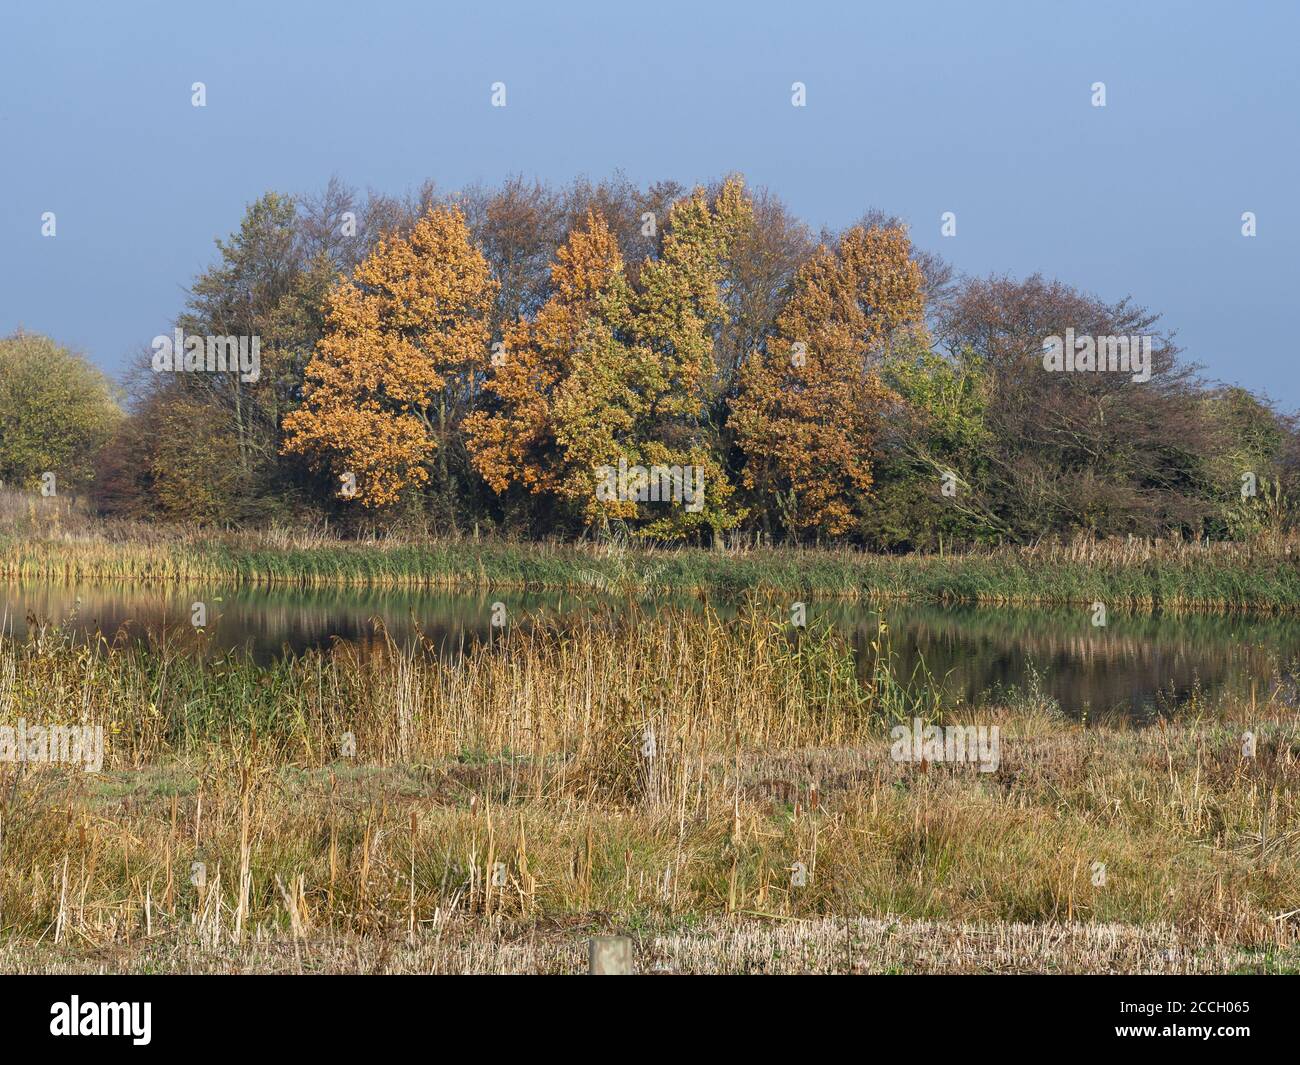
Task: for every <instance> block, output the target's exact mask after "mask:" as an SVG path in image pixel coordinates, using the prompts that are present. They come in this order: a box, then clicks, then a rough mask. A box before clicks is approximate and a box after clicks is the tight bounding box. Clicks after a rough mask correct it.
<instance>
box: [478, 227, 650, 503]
mask: <svg viewBox="0 0 1300 1065" xmlns="http://www.w3.org/2000/svg"><path fill="white" fill-rule="evenodd" d="M551 285H552V288H553V294H552V295H551V297H550V298H549V299H548V300H547V301H546V303H545V304H543V306H542V308H541V310H540V311H539V312H538V313H537V316H536V318H535V319H534V320H533V321H531V322H528V321H520V322H518V323H516V324H515V326H514V327H513V328H512V329H511V330H510V331H509V332H508V334H507V336H506V340H505V343H504V345H503V347H502V348H501V349H500V350H499V351H498V352H497V353H496V354H495V355H494V357H493V360H492V362H493V371H492V374H491V376H490V377H489V378H488V380H487V383H486V386H485V392H486V395H487V397H488V399H489V402H490V407H489V409H485V410H482V411H478V412H475V413H474V414H473V415H471V416H470V417H469V419H468V420H467V421H466V432H467V433H468V435H469V442H470V450H471V453H472V454H473V457H474V458H473V461H474V465H475V468H476V469H478V471H479V472H480V473H481V474H482V476H483V477H484V479H485V480H486V481H487V482H488V484H489V485H491V487H492V488H493V490H495V491H496V492H498V493H504V492H506V491H507V490H509V489H510V488H511V487H512V486H518V487H521V488H523V489H524V490H525V491H527V492H529V493H531V494H533V495H552V496H554V497H556V498H557V499H559V500H561V501H562V503H563V504H564V507H565V509H566V510H567V511H568V513H569V514H570V515H571V516H572V517H574V518H575V519H577V520H579V521H580V522H581V523H582V524H583V525H589V526H590V525H602V524H604V523H607V522H608V521H609V520H610V519H615V518H632V517H635V515H636V505H635V503H628V502H624V501H619V500H607V501H602V500H600V499H598V498H597V494H596V490H595V489H596V477H597V470H598V469H599V467H601V466H603V465H614V464H617V462H618V460H619V458H628V459H629V460H630V461H631V462H633V463H635V461H636V451H635V447H634V443H635V439H634V431H635V427H636V425H637V422H638V420H640V418H641V417H642V416H643V411H644V409H645V400H644V398H643V392H644V390H645V386H646V383H647V382H646V375H647V372H648V370H649V368H650V364H649V362H648V360H647V359H646V357H645V352H644V351H641V350H638V349H637V348H636V347H635V346H634V345H633V344H631V343H629V340H628V331H629V325H630V322H631V308H630V301H631V297H632V293H631V289H630V287H629V285H628V282H627V278H626V276H625V274H624V266H623V257H622V255H621V253H620V252H619V248H618V242H617V240H616V238H615V237H614V235H613V233H612V232H611V231H610V229H609V226H608V225H607V224H606V222H605V219H604V216H603V215H601V214H600V213H599V212H597V211H595V210H593V211H591V212H590V213H589V214H588V216H587V222H586V225H585V227H583V228H581V229H576V230H574V231H573V232H571V233H570V235H569V238H568V240H567V241H566V242H565V244H564V245H563V246H562V247H561V248H560V249H559V251H558V252H557V253H556V258H555V262H554V264H553V265H552V267H551Z"/></svg>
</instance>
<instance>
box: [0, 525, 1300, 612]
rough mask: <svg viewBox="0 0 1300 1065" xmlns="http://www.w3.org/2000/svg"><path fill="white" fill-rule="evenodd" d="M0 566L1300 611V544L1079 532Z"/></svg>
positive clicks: (104, 547)
mask: <svg viewBox="0 0 1300 1065" xmlns="http://www.w3.org/2000/svg"><path fill="white" fill-rule="evenodd" d="M0 579H8V580H28V581H35V580H40V581H70V582H80V581H91V582H105V581H114V582H116V581H129V582H145V583H149V582H158V583H165V582H198V581H207V582H210V581H218V582H221V583H225V584H248V585H299V586H303V587H319V586H327V585H354V586H383V587H410V588H429V589H436V590H448V591H450V590H474V591H487V590H491V589H537V590H542V589H556V590H571V591H574V592H582V591H584V590H599V591H604V592H611V591H612V592H619V593H621V592H632V593H646V592H678V593H681V592H686V593H698V594H706V595H711V596H718V597H729V596H738V595H741V594H744V593H746V592H753V591H763V592H767V593H770V594H780V595H785V596H788V597H794V598H803V597H809V596H812V597H817V598H824V599H845V600H859V599H880V600H885V601H889V600H902V599H914V600H926V601H934V602H954V603H955V602H973V603H990V604H1008V605H1015V604H1031V603H1038V604H1043V603H1071V604H1077V603H1092V602H1097V601H1099V602H1103V603H1105V604H1107V606H1108V607H1120V608H1124V609H1137V610H1154V609H1161V610H1258V611H1273V612H1286V613H1290V612H1295V611H1297V610H1300V541H1297V540H1295V539H1288V538H1279V537H1270V538H1261V539H1259V540H1257V541H1252V542H1251V543H1247V544H1236V543H1213V544H1209V543H1205V544H1197V543H1190V544H1189V543H1183V542H1160V541H1154V542H1153V541H1136V540H1135V541H1119V542H1114V541H1106V542H1095V541H1081V542H1079V543H1075V544H1066V545H1051V546H1049V545H1038V546H1033V547H1006V548H996V549H988V550H981V551H970V552H964V553H961V554H955V555H953V554H949V555H904V556H882V555H872V554H867V553H863V552H859V551H854V550H848V549H816V548H809V549H790V548H745V549H740V548H737V549H729V550H703V549H697V548H664V547H653V546H638V547H634V548H630V547H626V546H620V545H610V544H598V543H578V544H558V543H518V542H511V541H502V540H497V539H483V540H481V541H478V540H473V539H456V540H442V541H428V540H419V541H413V542H404V541H402V540H400V539H397V538H393V539H390V540H383V541H379V540H375V541H371V542H364V543H358V542H346V543H345V542H341V541H338V540H332V539H329V538H327V537H323V536H320V535H316V534H302V535H301V536H296V534H292V533H288V532H286V531H284V530H269V531H264V532H250V533H203V532H200V531H196V530H188V531H185V530H177V531H175V532H171V533H166V532H165V531H163V532H160V531H159V530H156V529H154V530H147V531H142V530H141V529H139V528H136V527H132V528H131V529H130V530H126V531H123V530H121V529H117V530H115V531H111V532H105V531H103V530H98V531H83V532H79V533H76V534H72V533H68V534H64V535H61V536H47V537H44V538H42V537H22V536H17V535H13V534H5V533H3V532H0Z"/></svg>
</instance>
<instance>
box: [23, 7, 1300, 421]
mask: <svg viewBox="0 0 1300 1065" xmlns="http://www.w3.org/2000/svg"><path fill="white" fill-rule="evenodd" d="M1297 38H1300V4H1295V3H1290V2H1287V3H1281V2H1273V3H1250V2H1239V3H1234V4H1231V5H1228V4H1224V5H1217V4H1207V3H1196V4H1172V3H1151V2H1143V3H1136V2H1134V0H1126V2H1121V3H1110V2H1092V3H1068V4H1066V3H1041V2H1040V3H1032V4H1031V3H1009V2H999V0H989V2H988V3H983V4H966V3H951V4H949V3H913V2H909V3H904V4H899V3H891V4H888V5H884V4H875V3H865V4H848V3H838V4H825V5H823V4H818V3H810V2H799V3H770V2H767V0H750V2H747V3H736V4H706V3H699V2H696V3H681V4H679V3H655V4H651V5H637V6H635V7H633V6H627V5H621V4H614V3H610V2H608V0H606V2H604V3H581V4H576V3H575V4H564V3H557V4H554V5H551V4H541V3H537V2H536V0H533V2H530V3H518V4H516V3H512V2H505V0H493V2H489V3H483V2H482V0H479V2H476V3H472V4H471V3H460V4H428V3H389V2H385V0H371V2H369V3H365V4H357V3H350V4H347V3H338V2H334V0H319V2H315V3H301V4H299V3H293V4H289V3H274V2H272V0H262V2H260V3H244V2H238V0H237V2H224V0H223V2H222V3H219V4H203V5H196V4H187V5H184V6H182V5H179V4H176V3H174V2H173V3H122V4H112V5H109V4H102V3H89V2H81V3H58V2H41V3H22V2H20V0H3V7H2V8H0V334H7V333H9V332H11V331H12V330H13V329H14V328H15V327H16V326H17V325H18V324H19V323H21V324H22V325H23V326H24V327H25V328H26V329H28V330H35V331H40V332H44V333H48V334H50V335H52V336H54V337H55V338H56V339H58V340H60V341H61V342H63V343H66V344H69V345H71V346H73V347H76V348H78V349H80V350H82V351H84V352H86V353H87V354H88V355H89V356H90V357H91V358H92V359H93V360H94V361H95V362H97V363H98V364H99V365H101V366H102V367H104V368H105V369H106V370H109V371H110V372H113V373H116V372H118V371H119V370H120V369H121V367H122V366H123V364H124V362H125V359H126V358H127V357H128V356H129V355H130V354H131V353H132V352H134V351H137V350H139V349H140V348H141V347H144V346H146V345H147V344H148V342H149V340H150V339H151V338H152V337H153V336H155V335H156V334H158V333H160V332H164V331H166V330H167V329H168V328H169V326H170V323H171V321H172V318H173V316H174V315H175V314H176V312H177V311H178V310H179V309H180V307H181V305H182V303H183V301H184V297H185V291H184V290H185V286H186V285H187V284H188V283H189V281H190V280H191V278H192V277H193V276H194V275H195V273H197V272H198V271H200V270H201V269H203V268H204V267H205V266H206V265H208V264H209V263H210V262H211V261H212V260H213V258H214V255H215V251H214V248H213V243H212V241H213V238H214V237H216V236H218V235H224V234H226V233H228V232H229V231H230V230H232V229H234V228H236V226H237V225H238V223H239V219H240V217H241V215H242V213H243V208H244V205H245V204H246V203H248V202H249V201H251V200H253V199H254V198H256V197H257V196H258V195H259V194H261V193H262V192H264V191H266V190H268V189H277V190H281V191H285V192H303V191H314V190H317V189H319V188H321V187H322V186H323V185H324V184H325V182H326V181H327V180H328V179H329V177H330V175H331V174H337V175H338V176H339V177H340V178H342V179H344V180H345V181H347V182H349V183H351V184H354V185H357V186H360V187H361V188H362V189H365V188H367V187H372V188H374V189H376V190H377V191H382V192H389V193H402V192H406V191H408V190H410V189H413V188H414V187H416V186H418V185H419V184H420V183H421V182H422V181H423V180H424V179H426V178H433V179H434V180H435V181H436V182H437V183H438V185H439V186H440V187H441V188H444V189H454V188H456V187H459V186H461V185H463V184H465V183H467V182H471V181H482V182H485V183H495V182H497V181H500V180H501V179H502V178H504V177H505V176H507V175H510V174H513V173H517V172H518V173H523V174H525V175H526V176H534V175H536V176H539V177H542V178H546V179H551V180H554V181H557V182H566V181H568V180H570V179H571V178H573V177H575V176H578V175H583V174H585V175H587V176H589V177H591V178H593V179H597V178H600V177H603V176H605V175H607V174H610V173H611V172H613V171H614V170H616V169H622V170H623V171H624V172H625V173H626V174H627V175H628V176H629V177H630V178H631V179H633V180H635V181H638V182H649V181H653V180H659V179H663V178H674V179H676V180H678V181H681V182H683V183H685V184H688V185H689V184H693V183H695V182H697V181H707V180H709V179H711V178H714V177H718V176H721V175H723V174H726V173H728V172H731V171H742V172H743V173H744V174H745V175H746V176H747V178H748V179H749V180H750V181H751V183H754V184H760V185H767V186H769V187H770V188H772V189H773V190H774V191H776V192H777V193H779V194H780V195H781V196H782V197H783V198H784V199H785V200H786V201H787V202H788V203H789V204H790V205H791V206H792V208H793V209H794V210H795V211H796V212H797V213H798V214H799V215H800V216H801V217H803V218H804V219H806V220H807V221H808V222H809V223H811V224H812V225H813V226H814V228H817V227H820V226H822V225H829V226H832V227H840V226H843V225H845V224H847V223H848V222H850V221H852V220H853V219H855V218H856V217H857V216H858V215H860V214H861V213H862V212H863V211H864V210H865V209H866V208H868V207H872V206H874V207H879V208H882V209H884V210H887V211H889V212H891V213H894V214H898V215H901V216H903V217H904V218H906V219H907V220H908V221H909V222H910V223H911V225H912V235H913V239H914V240H915V241H916V242H917V243H918V244H920V245H922V246H925V247H928V248H932V249H935V250H937V251H939V252H941V253H942V254H943V255H945V256H946V257H947V258H948V259H949V260H950V261H951V262H952V263H953V264H954V265H955V266H956V267H957V268H958V270H960V271H962V272H965V273H970V274H987V273H990V272H997V273H1009V274H1012V275H1016V276H1024V275H1026V274H1030V273H1033V272H1035V271H1041V272H1043V273H1045V274H1048V275H1052V276H1056V277H1059V278H1061V279H1062V280H1064V281H1067V282H1069V283H1071V284H1074V285H1077V286H1079V287H1081V288H1084V289H1087V290H1089V291H1092V292H1095V293H1097V294H1098V295H1100V296H1102V297H1104V298H1106V299H1117V298H1119V297H1121V296H1124V295H1129V294H1131V295H1132V296H1133V297H1134V298H1135V299H1136V300H1137V301H1138V302H1140V303H1143V304H1146V305H1147V306H1149V307H1151V308H1153V309H1155V310H1159V311H1161V312H1163V314H1164V321H1165V323H1166V325H1168V326H1169V327H1172V328H1174V329H1176V330H1177V333H1178V339H1179V342H1180V343H1181V344H1182V345H1183V346H1184V347H1185V348H1186V349H1187V355H1188V357H1190V358H1192V359H1195V360H1197V361H1199V362H1202V363H1204V364H1205V365H1206V373H1207V375H1208V376H1210V377H1213V378H1215V379H1221V380H1225V381H1230V382H1234V383H1238V384H1242V385H1245V386H1247V387H1249V388H1252V389H1255V390H1257V391H1263V392H1265V393H1267V394H1268V395H1270V396H1272V397H1273V398H1274V399H1275V400H1277V401H1278V402H1279V403H1280V404H1281V405H1282V406H1283V407H1285V408H1287V409H1295V408H1297V407H1300V375H1297V373H1296V369H1295V367H1296V357H1295V353H1293V352H1292V351H1291V350H1290V349H1289V348H1288V347H1287V344H1288V343H1289V342H1288V341H1287V340H1286V337H1287V336H1289V335H1290V334H1289V331H1288V327H1287V325H1286V323H1287V322H1288V321H1289V320H1290V314H1289V312H1290V309H1291V304H1292V302H1293V301H1294V298H1295V293H1296V289H1297V280H1300V266H1298V265H1297V254H1296V253H1297V250H1300V241H1298V239H1297V238H1298V237H1300V218H1298V213H1300V136H1298V134H1300V119H1298V118H1297V105H1298V104H1300V91H1298V82H1300V64H1297V63H1296V61H1295V58H1294V48H1295V42H1296V40H1297ZM195 81H202V82H204V83H205V84H206V86H207V94H208V105H207V107H205V108H194V107H192V106H191V105H190V86H191V84H192V83H193V82H195ZM495 81H503V82H505V83H506V86H507V100H508V105H507V106H506V107H505V108H493V107H491V106H490V86H491V84H492V83H493V82H495ZM794 81H802V82H804V83H805V84H806V85H807V94H808V105H807V107H806V108H794V107H792V106H791V104H790V86H791V83H792V82H794ZM1095 81H1103V82H1105V84H1106V93H1107V106H1106V107H1105V108H1094V107H1093V106H1091V100H1090V98H1091V88H1090V87H1091V85H1092V83H1093V82H1095ZM45 211H53V212H55V213H56V215H57V220H58V221H57V225H58V230H57V236H56V237H54V238H52V239H51V238H46V237H42V236H41V215H42V213H43V212H45ZM944 211H954V212H956V214H957V236H956V237H953V238H942V237H941V236H940V233H939V225H940V215H941V214H942V212H944ZM1243 211H1253V212H1255V214H1256V215H1257V218H1258V227H1259V235H1258V236H1257V237H1255V238H1253V239H1247V238H1244V237H1242V236H1241V232H1240V230H1241V222H1240V218H1241V214H1242V212H1243Z"/></svg>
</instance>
